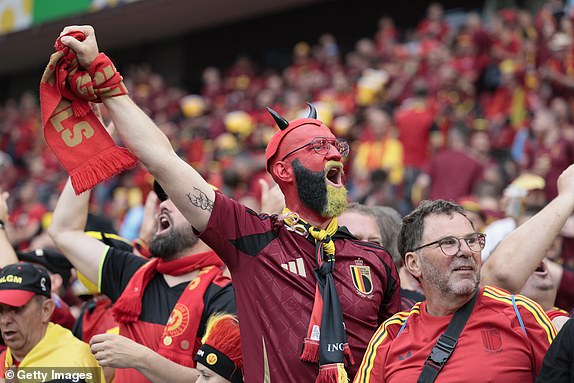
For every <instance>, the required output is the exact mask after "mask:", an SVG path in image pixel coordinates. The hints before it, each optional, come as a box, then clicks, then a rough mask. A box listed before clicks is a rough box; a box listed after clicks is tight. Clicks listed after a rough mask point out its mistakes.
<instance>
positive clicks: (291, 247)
mask: <svg viewBox="0 0 574 383" xmlns="http://www.w3.org/2000/svg"><path fill="white" fill-rule="evenodd" d="M73 31H81V32H83V33H84V34H85V35H86V39H85V40H84V41H82V42H80V41H78V40H76V39H74V38H69V37H62V39H61V42H62V43H63V44H65V45H67V46H69V47H71V48H72V49H73V50H74V51H75V53H76V55H77V57H78V60H79V62H80V65H82V66H84V67H89V66H90V64H91V63H92V61H93V60H94V59H95V58H96V57H97V56H98V55H99V51H98V47H97V43H96V40H95V33H94V30H93V28H92V27H90V26H73V27H67V28H65V29H64V30H63V32H62V35H65V34H68V33H70V32H73ZM103 101H104V103H105V105H106V107H107V109H108V110H109V111H110V115H111V117H112V119H113V121H114V125H115V126H116V128H117V130H118V131H119V133H120V136H121V138H122V141H123V142H125V143H126V144H127V145H128V147H129V148H130V149H131V150H132V151H133V152H134V154H135V155H136V156H138V157H139V159H140V160H141V161H142V162H143V163H144V165H145V166H146V167H147V168H148V170H149V171H150V172H151V173H152V174H153V175H154V176H155V177H156V179H157V180H158V181H159V182H160V184H161V185H162V186H163V187H164V188H165V190H166V192H167V194H168V195H169V196H170V198H171V199H172V201H173V202H174V204H175V205H176V206H177V207H178V208H179V210H180V211H181V212H182V214H183V215H184V216H185V217H186V218H187V220H188V221H189V222H190V223H191V224H192V226H193V228H194V229H195V230H196V231H197V232H198V233H200V234H199V237H200V238H201V239H202V240H204V241H205V242H206V243H207V244H208V245H209V246H211V247H212V248H213V249H214V250H215V251H216V252H217V253H218V254H219V255H220V257H221V258H222V259H223V260H224V261H225V263H226V264H227V266H228V268H229V270H230V271H231V274H232V277H233V283H234V288H235V292H236V296H237V304H238V313H239V323H240V326H241V333H242V346H243V349H244V350H246V351H247V352H246V353H245V380H246V381H247V382H313V381H317V382H325V381H337V379H340V380H341V381H342V380H345V379H347V378H348V377H353V376H354V374H355V372H356V370H357V363H358V361H359V360H360V359H361V358H362V355H363V353H364V350H365V349H366V346H367V342H368V340H369V338H370V335H371V334H372V333H373V331H374V330H375V329H376V328H377V326H378V324H380V323H382V321H383V320H384V319H386V318H387V317H389V316H390V315H392V313H394V312H395V311H397V310H398V309H399V307H400V296H399V280H398V275H397V271H396V268H395V266H394V264H393V262H392V259H391V257H390V256H389V254H388V253H387V252H386V251H385V250H384V249H383V248H381V247H379V246H377V245H374V244H369V243H363V242H360V241H357V240H356V239H354V237H352V236H351V235H350V234H349V233H348V232H345V231H342V230H339V227H338V225H337V219H336V217H337V215H338V214H340V213H342V212H343V210H344V208H345V206H346V203H347V198H346V189H345V186H344V183H343V176H344V174H343V164H342V158H343V157H345V156H346V155H347V154H348V144H347V143H346V142H344V141H340V140H337V139H336V138H335V136H334V135H333V133H332V132H331V130H330V129H329V128H328V127H327V126H325V125H324V124H323V123H322V122H321V121H319V120H317V115H316V111H315V110H314V108H313V107H311V113H310V114H309V117H307V118H301V119H297V120H294V121H291V122H288V121H286V120H285V119H283V118H282V117H281V116H279V115H278V114H276V113H275V112H272V114H273V117H274V119H275V121H276V122H277V124H278V126H279V128H280V129H281V130H280V131H279V132H277V133H276V134H275V135H274V136H273V138H272V139H271V141H270V143H269V145H268V146H267V149H266V152H265V154H266V159H267V170H268V171H269V172H270V173H271V175H272V177H273V179H274V180H275V181H276V183H277V184H278V185H279V186H280V188H281V190H282V191H283V194H284V195H285V202H286V206H287V208H288V209H286V210H285V211H284V213H283V215H282V217H279V216H277V215H273V216H266V215H261V216H258V215H257V214H256V213H255V212H253V211H251V210H250V209H248V208H246V207H245V206H243V205H241V204H238V203H237V202H235V201H233V200H231V199H229V198H228V197H226V196H224V195H223V194H221V193H216V192H215V191H214V190H213V189H212V188H211V187H210V186H209V184H208V183H207V182H206V181H205V180H204V179H203V178H202V177H201V176H200V175H199V173H197V172H196V171H195V170H194V169H193V168H192V167H190V166H189V165H188V164H187V163H186V162H184V161H183V160H182V159H180V158H179V157H178V156H177V154H176V153H175V152H174V151H173V148H172V147H171V145H170V143H169V141H168V140H167V138H166V137H165V135H164V134H163V133H162V132H161V131H160V130H159V129H158V127H157V126H156V125H155V124H154V123H153V122H152V121H151V120H150V119H149V118H148V117H147V116H146V115H145V113H143V111H142V110H141V109H140V108H138V107H137V106H136V105H135V104H134V102H133V101H132V100H131V99H130V98H129V96H127V95H126V96H119V97H114V98H113V99H109V98H105V99H104V100H103ZM354 362H357V363H354Z"/></svg>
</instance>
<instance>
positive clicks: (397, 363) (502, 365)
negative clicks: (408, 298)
mask: <svg viewBox="0 0 574 383" xmlns="http://www.w3.org/2000/svg"><path fill="white" fill-rule="evenodd" d="M515 298H516V304H517V306H518V310H519V312H520V315H521V317H522V320H523V323H524V326H525V328H526V332H527V334H525V333H524V331H523V330H522V328H521V326H520V324H519V320H518V318H517V316H516V312H515V311H514V306H513V304H512V295H510V294H509V293H508V292H506V291H504V290H501V289H498V288H495V287H493V286H487V287H485V288H483V289H481V293H480V295H479V297H478V299H477V301H476V304H475V306H474V308H473V311H472V313H471V315H470V318H469V319H468V322H467V323H466V326H465V327H464V329H463V331H462V333H461V335H460V337H459V339H458V344H457V346H456V348H455V350H454V352H453V354H452V355H451V357H450V359H449V360H448V362H447V363H446V364H445V366H444V367H443V369H442V371H441V372H440V374H439V375H438V377H437V379H436V381H435V382H437V383H440V382H443V383H444V382H462V381H464V382H465V383H474V382H477V383H478V382H481V383H482V382H532V378H533V373H534V374H535V375H537V374H538V371H539V370H540V366H541V365H542V359H543V358H544V354H545V353H546V350H547V349H548V347H549V346H550V343H551V342H552V340H553V339H554V337H555V336H556V330H555V329H554V326H553V325H552V322H550V319H549V318H548V316H547V315H546V313H544V310H542V308H541V307H540V306H539V305H538V304H537V303H536V302H534V301H532V300H531V299H529V298H526V297H523V296H521V295H516V296H515ZM452 317H453V315H447V316H431V315H429V314H428V313H427V312H426V301H425V302H422V303H418V304H417V305H415V306H414V307H413V309H412V310H411V311H410V312H401V313H398V314H396V315H395V316H393V317H392V318H391V319H389V320H387V321H386V322H385V323H384V324H383V326H381V327H380V328H379V329H378V330H377V332H376V333H375V335H374V336H373V338H372V340H371V342H370V343H369V347H368V349H367V352H366V353H365V358H364V360H363V363H362V364H361V368H360V370H359V373H358V374H357V376H356V378H355V381H354V383H378V382H387V383H392V382H416V381H417V379H418V377H419V375H420V373H421V371H422V368H423V364H424V362H425V360H426V358H427V357H428V356H429V354H430V352H431V350H432V348H433V346H434V345H435V343H436V340H437V339H438V337H439V336H440V335H441V334H442V333H444V331H445V330H446V327H447V326H448V324H449V322H450V320H451V319H452ZM407 318H408V320H407ZM405 321H407V325H406V326H405V328H404V330H403V331H402V332H401V333H400V334H399V335H397V334H398V332H399V330H400V329H401V327H402V325H403V324H404V322H405Z"/></svg>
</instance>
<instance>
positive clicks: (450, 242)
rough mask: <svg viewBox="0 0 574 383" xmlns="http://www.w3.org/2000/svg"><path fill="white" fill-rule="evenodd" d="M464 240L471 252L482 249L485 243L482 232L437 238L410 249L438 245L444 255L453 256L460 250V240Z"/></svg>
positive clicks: (484, 235) (484, 236)
mask: <svg viewBox="0 0 574 383" xmlns="http://www.w3.org/2000/svg"><path fill="white" fill-rule="evenodd" d="M461 239H462V240H464V241H465V242H466V244H467V246H468V248H469V249H470V251H472V252H473V253H478V252H479V251H481V250H482V249H484V245H485V243H486V234H484V233H472V234H470V235H468V236H466V237H463V238H457V237H453V236H451V237H444V238H441V239H439V240H438V241H434V242H431V243H427V244H426V245H422V246H419V247H417V248H416V249H413V250H411V251H417V250H420V249H422V248H424V247H428V246H432V245H438V246H439V247H440V249H441V250H442V252H443V254H444V255H447V256H453V255H456V254H457V253H458V252H459V251H460V240H461Z"/></svg>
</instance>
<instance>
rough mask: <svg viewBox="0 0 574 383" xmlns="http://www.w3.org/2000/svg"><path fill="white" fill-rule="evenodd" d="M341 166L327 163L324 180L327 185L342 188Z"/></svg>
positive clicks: (330, 162) (338, 163) (337, 163)
mask: <svg viewBox="0 0 574 383" xmlns="http://www.w3.org/2000/svg"><path fill="white" fill-rule="evenodd" d="M343 174H344V173H343V164H342V163H340V162H335V161H329V162H328V163H327V165H326V167H325V180H326V182H327V185H331V186H334V187H342V186H344V185H343Z"/></svg>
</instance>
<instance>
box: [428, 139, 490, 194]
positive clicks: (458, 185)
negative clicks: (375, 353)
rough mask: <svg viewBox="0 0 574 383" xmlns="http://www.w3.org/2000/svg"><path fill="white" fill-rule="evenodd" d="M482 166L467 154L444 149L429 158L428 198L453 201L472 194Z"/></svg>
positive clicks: (481, 171) (481, 172)
mask: <svg viewBox="0 0 574 383" xmlns="http://www.w3.org/2000/svg"><path fill="white" fill-rule="evenodd" d="M483 171H484V169H483V166H482V165H481V164H480V162H478V161H477V160H475V159H474V158H472V157H471V156H469V155H468V154H466V153H464V152H461V151H456V150H452V149H445V150H443V151H441V152H440V153H438V154H437V155H436V156H434V158H433V159H432V160H431V164H430V171H429V175H430V177H431V187H430V199H439V198H442V199H446V200H451V201H455V200H457V199H458V198H460V197H463V196H466V195H470V194H472V190H473V188H474V185H476V183H478V181H480V180H481V179H482V174H483Z"/></svg>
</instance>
